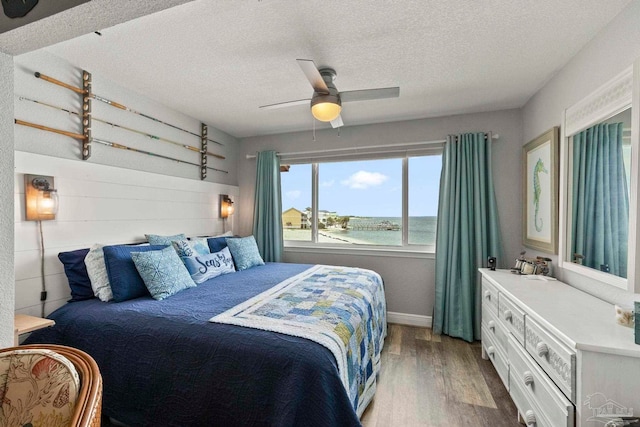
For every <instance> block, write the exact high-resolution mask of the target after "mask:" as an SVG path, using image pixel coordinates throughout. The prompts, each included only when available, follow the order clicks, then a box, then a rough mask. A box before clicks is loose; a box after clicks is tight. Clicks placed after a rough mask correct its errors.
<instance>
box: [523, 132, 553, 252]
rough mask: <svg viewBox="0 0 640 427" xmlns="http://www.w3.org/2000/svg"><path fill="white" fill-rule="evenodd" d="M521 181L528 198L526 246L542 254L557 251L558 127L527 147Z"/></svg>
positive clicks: (525, 212) (524, 236)
mask: <svg viewBox="0 0 640 427" xmlns="http://www.w3.org/2000/svg"><path fill="white" fill-rule="evenodd" d="M523 170H524V177H523V179H522V182H523V185H524V188H523V191H522V192H523V194H524V197H525V207H524V209H523V210H522V214H523V221H522V223H523V229H522V230H523V232H522V234H523V236H522V241H523V243H524V245H525V246H528V247H530V248H534V249H538V250H540V251H543V252H548V253H552V254H553V253H556V251H557V249H558V128H557V127H554V128H552V129H549V130H548V131H547V132H545V133H543V134H542V135H540V136H539V137H537V138H536V139H534V140H533V141H531V142H529V143H528V144H527V145H525V146H524V153H523Z"/></svg>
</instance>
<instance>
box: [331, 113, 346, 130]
mask: <svg viewBox="0 0 640 427" xmlns="http://www.w3.org/2000/svg"><path fill="white" fill-rule="evenodd" d="M341 126H344V123H342V116H338V117H337V118H335V119H333V120H331V127H332V128H334V129H335V128H339V127H341Z"/></svg>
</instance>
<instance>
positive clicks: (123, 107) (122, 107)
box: [34, 72, 224, 146]
mask: <svg viewBox="0 0 640 427" xmlns="http://www.w3.org/2000/svg"><path fill="white" fill-rule="evenodd" d="M34 75H35V76H36V77H37V78H39V79H41V80H44V81H46V82H49V83H53V84H55V85H58V86H61V87H63V88H65V89H69V90H71V91H73V92H76V93H79V94H82V95H88V97H90V98H92V99H95V100H96V101H100V102H104V103H105V104H108V105H111V106H112V107H115V108H119V109H120V110H124V111H128V112H130V113H133V114H137V115H139V116H141V117H144V118H146V119H149V120H153V121H154V122H157V123H162V124H163V125H166V126H169V127H172V128H174V129H177V130H180V131H182V132H186V133H188V134H190V135H194V136H197V137H198V138H201V137H202V135H198V134H197V133H195V132H191V131H189V130H186V129H183V128H181V127H178V126H175V125H172V124H171V123H167V122H165V121H163V120H160V119H157V118H155V117H152V116H149V115H147V114H144V113H141V112H139V111H136V110H134V109H132V108H129V107H127V106H126V105H123V104H120V103H118V102H115V101H111V100H110V99H107V98H105V97H102V96H100V95H96V94H95V93H88V92H87V91H86V90H85V89H83V88H79V87H77V86H72V85H70V84H67V83H64V82H62V81H60V80H57V79H55V78H53V77H50V76H47V75H45V74H42V73H39V72H36V73H34ZM207 141H210V142H213V143H215V144H218V145H222V146H224V144H223V143H221V142H218V141H215V140H213V139H210V138H207Z"/></svg>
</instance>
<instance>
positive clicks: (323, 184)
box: [320, 179, 336, 187]
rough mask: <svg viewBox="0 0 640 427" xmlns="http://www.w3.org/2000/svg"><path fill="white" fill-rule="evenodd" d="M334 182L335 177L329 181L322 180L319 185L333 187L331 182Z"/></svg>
mask: <svg viewBox="0 0 640 427" xmlns="http://www.w3.org/2000/svg"><path fill="white" fill-rule="evenodd" d="M335 182H336V180H335V179H332V180H331V181H323V182H321V183H320V187H333V184H335Z"/></svg>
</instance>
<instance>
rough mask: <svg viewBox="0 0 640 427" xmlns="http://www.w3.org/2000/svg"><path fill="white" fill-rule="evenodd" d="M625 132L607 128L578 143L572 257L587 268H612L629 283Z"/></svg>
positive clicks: (599, 127)
mask: <svg viewBox="0 0 640 427" xmlns="http://www.w3.org/2000/svg"><path fill="white" fill-rule="evenodd" d="M622 126H623V124H622V123H612V124H607V123H602V124H599V125H596V126H593V127H591V128H589V129H586V130H584V131H582V132H580V133H579V134H577V135H575V136H574V137H573V205H572V207H573V209H572V215H573V221H572V228H573V229H572V236H573V239H572V247H571V253H572V254H580V255H582V256H583V257H584V258H583V260H582V264H583V265H586V266H587V267H592V268H596V269H599V270H600V269H601V267H604V269H606V268H607V267H608V269H609V272H610V273H612V274H615V275H616V276H619V277H627V240H628V230H629V193H628V189H627V178H626V173H625V168H624V161H623V154H622ZM605 266H607V267H605Z"/></svg>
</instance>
